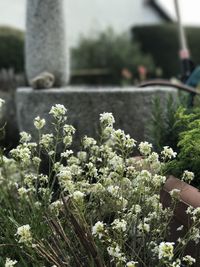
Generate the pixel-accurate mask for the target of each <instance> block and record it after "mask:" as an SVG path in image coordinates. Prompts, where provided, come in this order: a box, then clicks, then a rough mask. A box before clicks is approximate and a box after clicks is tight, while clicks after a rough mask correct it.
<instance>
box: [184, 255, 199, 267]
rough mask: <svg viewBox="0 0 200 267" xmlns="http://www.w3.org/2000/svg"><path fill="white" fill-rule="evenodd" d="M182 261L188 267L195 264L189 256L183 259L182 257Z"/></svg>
mask: <svg viewBox="0 0 200 267" xmlns="http://www.w3.org/2000/svg"><path fill="white" fill-rule="evenodd" d="M183 261H185V262H186V263H187V264H188V265H189V266H190V265H193V263H195V262H196V260H195V259H194V258H193V257H191V256H190V255H186V256H185V257H183Z"/></svg>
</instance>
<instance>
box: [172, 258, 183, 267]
mask: <svg viewBox="0 0 200 267" xmlns="http://www.w3.org/2000/svg"><path fill="white" fill-rule="evenodd" d="M170 266H171V267H181V266H182V265H181V260H180V259H176V261H174V262H172V265H170Z"/></svg>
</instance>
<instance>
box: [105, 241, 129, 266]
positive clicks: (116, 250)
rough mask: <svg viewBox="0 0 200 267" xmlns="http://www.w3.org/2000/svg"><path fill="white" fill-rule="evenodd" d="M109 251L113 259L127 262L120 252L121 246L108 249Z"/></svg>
mask: <svg viewBox="0 0 200 267" xmlns="http://www.w3.org/2000/svg"><path fill="white" fill-rule="evenodd" d="M107 251H108V254H109V255H110V256H111V257H113V258H117V260H118V261H123V262H124V261H126V258H125V256H124V254H123V253H122V252H121V251H120V247H119V245H117V244H116V245H115V246H110V247H108V248H107Z"/></svg>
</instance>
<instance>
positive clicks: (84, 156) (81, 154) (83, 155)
mask: <svg viewBox="0 0 200 267" xmlns="http://www.w3.org/2000/svg"><path fill="white" fill-rule="evenodd" d="M77 157H78V159H79V160H80V161H83V162H84V161H86V159H87V152H85V151H79V152H78V153H77Z"/></svg>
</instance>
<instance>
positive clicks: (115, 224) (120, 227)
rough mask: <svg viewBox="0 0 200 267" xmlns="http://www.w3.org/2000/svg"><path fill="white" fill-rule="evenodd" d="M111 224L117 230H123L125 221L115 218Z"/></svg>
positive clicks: (125, 224) (124, 229)
mask: <svg viewBox="0 0 200 267" xmlns="http://www.w3.org/2000/svg"><path fill="white" fill-rule="evenodd" d="M111 225H112V228H113V229H117V230H120V231H123V232H125V231H126V226H127V222H126V221H125V220H124V219H121V220H119V219H115V220H114V221H113V223H112V224H111Z"/></svg>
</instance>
